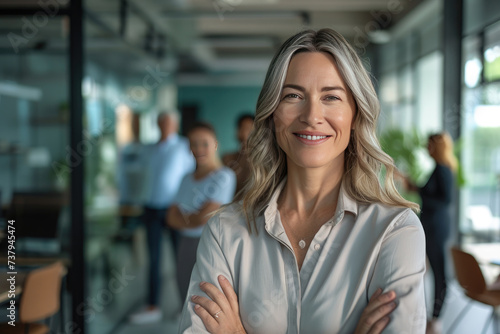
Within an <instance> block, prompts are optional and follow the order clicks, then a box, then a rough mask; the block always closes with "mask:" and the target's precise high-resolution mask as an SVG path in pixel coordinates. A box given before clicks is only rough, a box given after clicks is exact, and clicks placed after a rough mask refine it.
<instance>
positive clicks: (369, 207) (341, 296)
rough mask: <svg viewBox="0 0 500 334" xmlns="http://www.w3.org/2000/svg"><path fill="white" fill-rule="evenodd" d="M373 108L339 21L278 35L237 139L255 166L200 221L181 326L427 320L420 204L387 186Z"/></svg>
mask: <svg viewBox="0 0 500 334" xmlns="http://www.w3.org/2000/svg"><path fill="white" fill-rule="evenodd" d="M378 114H379V103H378V99H377V96H376V93H375V90H374V88H373V86H372V83H371V80H370V77H369V75H368V73H367V72H366V70H365V69H364V67H363V64H362V62H361V61H360V59H359V57H358V56H357V55H356V53H355V51H354V50H353V48H352V47H351V46H350V45H349V44H348V43H347V42H346V40H345V39H344V38H343V37H342V36H341V35H340V34H338V33H337V32H335V31H333V30H330V29H322V30H319V31H312V30H308V31H304V32H301V33H298V34H296V35H294V36H292V37H291V38H289V39H288V40H287V41H286V42H285V43H284V44H283V45H282V46H281V48H280V50H279V51H278V53H277V54H276V55H275V57H274V59H273V60H272V62H271V65H270V67H269V70H268V72H267V75H266V79H265V81H264V86H263V88H262V91H261V93H260V96H259V99H258V102H257V110H256V117H255V123H254V130H253V131H252V133H251V135H250V137H249V140H248V144H247V145H248V151H249V160H250V162H251V170H252V177H251V179H250V180H249V182H248V184H247V187H246V192H245V194H244V197H243V201H241V202H237V203H232V204H231V205H229V206H226V207H224V208H223V209H221V210H220V211H219V212H218V213H217V214H216V215H215V216H214V217H213V218H212V219H211V220H210V221H209V222H208V224H207V226H206V228H205V230H204V232H203V235H202V237H201V241H200V245H199V248H198V254H197V263H196V265H195V268H194V270H193V274H192V276H191V283H190V286H189V292H188V294H189V296H192V297H191V302H190V303H186V304H185V305H184V312H183V317H182V320H181V324H180V332H182V333H206V332H209V333H283V334H285V333H287V334H292V333H294V334H295V333H380V332H381V331H382V330H384V332H385V333H398V334H401V333H424V332H425V324H426V314H425V300H424V290H423V275H424V272H425V239H424V234H423V230H422V227H421V224H420V222H419V220H418V218H417V216H416V215H415V213H414V212H413V210H415V211H416V210H418V206H417V205H416V204H414V203H411V202H408V201H406V200H404V199H403V198H402V197H401V196H400V195H399V193H398V192H397V190H396V188H395V186H394V183H393V174H394V170H395V167H394V164H393V161H392V159H391V158H390V157H389V156H388V155H387V154H385V153H384V152H383V151H382V150H381V148H380V145H379V142H378V140H377V138H376V135H375V128H376V123H377V117H378ZM412 209H413V210H412ZM381 291H383V292H384V293H381Z"/></svg>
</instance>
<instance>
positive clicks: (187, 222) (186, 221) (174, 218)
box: [167, 202, 220, 230]
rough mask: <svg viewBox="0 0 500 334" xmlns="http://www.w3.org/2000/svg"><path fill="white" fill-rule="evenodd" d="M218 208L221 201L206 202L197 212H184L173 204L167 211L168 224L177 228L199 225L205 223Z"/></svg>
mask: <svg viewBox="0 0 500 334" xmlns="http://www.w3.org/2000/svg"><path fill="white" fill-rule="evenodd" d="M218 208H220V203H216V202H206V203H205V204H203V206H202V207H201V209H200V210H198V211H197V212H194V213H192V214H184V213H182V211H181V210H180V209H179V207H178V206H177V205H172V206H171V207H170V209H169V210H168V213H167V224H168V226H169V227H171V228H173V229H175V230H183V229H185V228H195V227H199V226H202V225H205V224H206V223H207V222H208V219H209V218H210V214H211V213H212V212H214V211H215V210H217V209H218Z"/></svg>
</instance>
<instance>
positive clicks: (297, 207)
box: [278, 163, 344, 217]
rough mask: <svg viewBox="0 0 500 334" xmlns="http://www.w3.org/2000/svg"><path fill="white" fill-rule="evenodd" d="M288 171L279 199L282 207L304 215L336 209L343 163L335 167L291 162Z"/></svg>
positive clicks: (308, 215)
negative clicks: (308, 165) (299, 164)
mask: <svg viewBox="0 0 500 334" xmlns="http://www.w3.org/2000/svg"><path fill="white" fill-rule="evenodd" d="M287 174H288V176H287V181H286V185H285V188H284V189H283V191H282V192H281V195H280V198H279V200H278V203H279V204H278V205H279V206H280V207H281V208H284V209H286V210H293V211H296V212H297V213H298V215H299V216H304V217H310V216H314V215H316V214H317V213H318V212H323V211H325V210H328V211H333V212H335V209H336V204H337V199H338V196H339V192H340V185H341V182H342V176H343V174H344V168H343V163H342V164H341V165H340V166H337V167H336V168H331V167H329V168H302V167H298V166H296V165H293V164H292V165H291V164H288V173H287ZM332 214H333V213H332Z"/></svg>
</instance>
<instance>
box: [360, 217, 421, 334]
mask: <svg viewBox="0 0 500 334" xmlns="http://www.w3.org/2000/svg"><path fill="white" fill-rule="evenodd" d="M424 274H425V235H424V231H423V229H422V224H421V223H420V221H419V220H418V218H417V216H416V215H415V214H414V213H413V212H412V211H411V210H410V209H407V210H406V211H405V212H404V213H403V214H402V215H401V216H400V217H399V219H398V221H397V222H395V223H394V226H393V227H392V228H391V229H390V230H389V231H388V232H387V235H386V236H385V238H384V241H383V242H382V245H381V249H380V253H379V257H378V259H377V263H376V264H375V268H374V271H373V276H372V279H371V281H370V283H369V286H368V291H367V296H371V295H372V294H373V293H374V292H375V290H376V289H377V288H378V287H384V291H389V290H393V291H394V292H396V304H397V307H396V309H395V310H394V311H393V312H392V314H391V316H390V317H391V321H390V322H389V324H388V326H387V327H386V329H385V330H384V333H394V334H396V333H397V334H401V333H407V334H413V333H415V334H421V333H425V327H426V324H427V314H426V309H425V295H424Z"/></svg>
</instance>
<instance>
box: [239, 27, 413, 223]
mask: <svg viewBox="0 0 500 334" xmlns="http://www.w3.org/2000/svg"><path fill="white" fill-rule="evenodd" d="M299 52H326V53H328V54H330V55H331V56H332V57H333V59H334V61H335V63H336V65H337V67H338V70H339V71H340V73H341V75H342V78H343V79H344V82H345V84H346V85H347V86H348V87H349V89H350V91H351V93H352V96H353V98H354V101H355V102H356V107H357V110H356V115H355V118H354V121H353V124H354V129H355V130H354V131H353V133H352V135H351V138H350V141H349V144H348V147H347V149H346V151H345V165H344V171H345V172H344V176H343V183H344V188H345V190H346V192H347V194H348V195H349V196H350V197H352V198H353V199H354V200H356V201H359V202H362V203H375V202H381V203H384V204H388V205H394V206H402V207H408V208H412V209H413V210H415V211H418V210H419V207H418V205H417V204H415V203H412V202H409V201H407V200H405V199H404V198H402V197H401V195H400V194H399V193H398V191H397V189H396V187H395V185H394V180H393V175H394V172H395V170H396V167H395V166H394V162H393V160H392V158H391V157H389V156H388V155H387V154H386V153H384V152H383V151H382V149H381V148H380V144H379V141H378V139H377V137H376V134H375V128H376V124H377V118H378V115H379V112H380V107H379V102H378V98H377V94H376V92H375V89H374V88H373V85H372V82H371V80H370V76H369V75H368V73H367V71H366V70H365V68H364V67H363V64H362V62H361V60H360V58H359V57H358V55H357V54H356V52H355V51H354V49H353V48H352V47H351V46H350V45H349V43H348V42H347V41H346V40H345V39H344V37H342V35H340V34H339V33H337V32H336V31H334V30H331V29H321V30H319V31H314V30H306V31H302V32H300V33H298V34H296V35H294V36H292V37H290V38H289V39H288V40H287V41H286V42H285V43H284V44H283V45H282V46H281V48H280V49H279V51H278V52H277V53H276V55H275V56H274V58H273V60H272V61H271V64H270V66H269V69H268V71H267V74H266V78H265V81H264V85H263V87H262V90H261V92H260V95H259V98H258V100H257V107H256V115H255V122H254V128H253V131H252V132H251V134H250V136H249V138H248V143H247V149H248V159H249V163H250V170H251V177H250V179H249V180H248V182H247V184H246V186H245V188H244V189H243V190H242V191H241V193H240V194H238V197H237V199H240V198H242V199H243V207H242V209H243V211H244V213H245V215H246V218H247V224H248V227H249V229H250V231H252V226H253V227H254V228H256V225H255V224H256V217H257V216H258V215H259V214H261V213H262V211H263V209H264V208H265V205H266V204H267V203H268V202H269V200H270V199H271V196H272V194H273V193H274V191H275V190H276V188H277V186H278V185H279V184H280V182H281V181H282V180H283V179H284V178H285V177H286V175H287V166H286V155H285V152H283V150H281V148H280V147H279V145H278V142H277V140H276V135H275V127H274V122H273V117H272V116H273V113H274V111H275V110H276V108H277V107H278V104H279V102H280V96H281V93H282V87H283V84H284V82H285V78H286V75H287V70H288V65H289V63H290V60H291V59H292V57H293V56H294V55H295V54H297V53H299ZM382 174H384V176H383V179H384V181H383V186H382V184H381V178H382ZM256 230H257V229H256Z"/></svg>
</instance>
